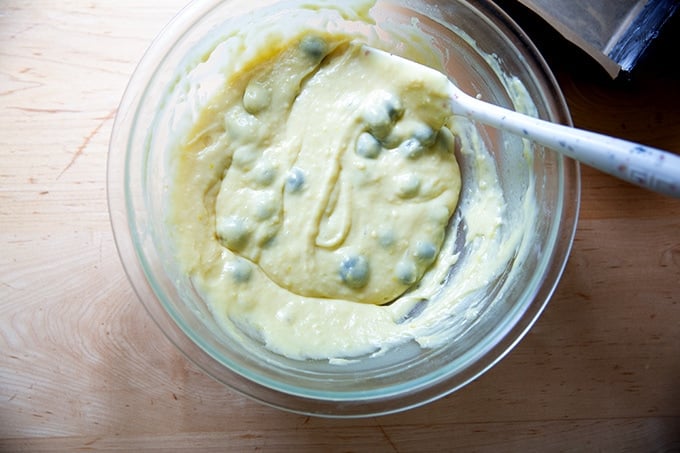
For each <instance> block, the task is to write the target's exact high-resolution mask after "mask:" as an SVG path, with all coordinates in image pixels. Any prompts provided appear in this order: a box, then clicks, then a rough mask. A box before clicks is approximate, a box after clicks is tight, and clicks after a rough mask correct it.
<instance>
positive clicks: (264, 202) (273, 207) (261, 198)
mask: <svg viewBox="0 0 680 453" xmlns="http://www.w3.org/2000/svg"><path fill="white" fill-rule="evenodd" d="M254 207H255V218H256V219H257V220H260V221H264V220H267V219H269V218H270V217H271V216H273V215H274V214H275V213H276V211H277V208H278V205H277V203H276V199H275V197H274V195H272V194H271V193H269V191H262V193H259V194H258V195H257V197H256V198H255V203H254Z"/></svg>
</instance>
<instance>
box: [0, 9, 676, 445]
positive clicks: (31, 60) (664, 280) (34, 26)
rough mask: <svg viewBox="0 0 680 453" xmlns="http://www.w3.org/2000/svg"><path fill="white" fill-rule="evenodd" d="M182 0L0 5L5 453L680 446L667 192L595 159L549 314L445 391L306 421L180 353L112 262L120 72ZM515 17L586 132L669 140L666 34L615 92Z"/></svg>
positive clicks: (664, 143)
mask: <svg viewBox="0 0 680 453" xmlns="http://www.w3.org/2000/svg"><path fill="white" fill-rule="evenodd" d="M184 3H185V0H172V1H170V0H164V1H160V0H155V1H145V2H137V1H130V0H118V1H115V2H114V1H103V0H93V1H85V0H73V1H62V2H56V1H48V0H45V1H36V0H33V1H15V0H2V1H0V451H12V452H14V451H74V450H97V449H114V450H115V449H118V450H121V451H138V450H142V449H148V450H158V451H170V450H176V451H187V450H190V449H196V450H215V451H284V450H285V451H320V450H321V451H371V452H380V451H387V452H391V451H395V452H410V451H414V452H415V451H448V450H459V451H509V450H510V451H535V450H539V451H597V450H604V451H672V450H675V451H677V450H678V449H680V200H672V199H667V198H663V197H661V196H657V195H655V194H652V193H649V192H645V191H643V190H642V189H638V188H635V187H632V186H629V185H627V184H625V183H622V182H619V181H617V180H614V179H613V178H611V177H608V176H605V175H603V174H600V173H598V172H597V171H594V170H590V169H587V168H584V169H583V172H582V173H583V196H582V210H581V215H580V223H579V228H578V231H577V234H576V240H575V245H574V249H573V252H572V254H571V258H570V261H569V264H568V266H567V269H566V272H565V274H564V277H563V280H562V282H561V284H560V286H559V288H558V290H557V292H556V294H555V296H554V297H553V299H552V301H551V303H550V304H549V306H548V308H547V310H546V311H545V313H544V314H543V316H542V317H541V318H540V319H539V321H538V322H537V324H536V325H535V327H534V328H533V330H532V331H531V332H530V334H529V335H528V336H527V337H526V338H525V339H524V340H523V341H522V342H521V343H520V345H519V346H518V347H517V348H516V349H515V350H514V351H513V352H512V353H511V354H510V355H509V356H508V357H507V358H505V359H504V360H503V361H501V363H500V364H498V365H497V366H496V367H494V368H493V369H492V370H491V371H490V372H488V373H487V374H485V375H484V376H482V377H481V378H479V379H478V380H477V381H476V382H474V383H472V384H471V385H469V386H467V387H466V388H464V389H463V390H461V391H459V392H457V393H455V394H453V395H451V396H449V397H446V398H444V399H441V400H439V401H437V402H435V403H432V404H429V405H427V406H425V407H422V408H419V409H415V410H411V411H408V412H404V413H401V414H397V415H391V416H386V417H377V418H369V419H363V420H344V421H337V420H328V419H318V418H309V417H304V416H299V415H292V414H288V413H284V412H281V411H278V410H275V409H270V408H268V407H265V406H262V405H260V404H258V403H255V402H252V401H250V400H248V399H245V398H243V397H241V396H239V395H237V394H235V393H233V392H232V391H230V390H228V389H227V388H225V387H224V386H222V385H221V384H218V383H216V382H215V381H213V380H212V379H210V378H209V377H207V376H205V375H204V374H203V373H202V372H200V371H199V370H198V369H197V367H195V366H194V365H192V364H191V363H189V362H188V361H187V360H186V359H185V358H184V357H183V356H182V355H180V354H179V353H178V352H177V351H176V350H175V349H174V348H173V346H172V345H171V344H170V342H169V341H168V340H167V339H166V338H165V337H164V336H163V334H162V333H161V332H160V331H159V330H158V328H157V327H156V325H155V324H154V323H153V322H152V321H151V319H150V318H149V316H148V315H147V313H146V312H145V311H144V309H143V307H142V305H141V304H140V303H139V302H138V301H137V299H136V298H135V295H134V293H133V291H132V289H131V286H130V284H129V283H128V281H127V280H126V277H125V275H124V273H123V268H122V266H121V264H120V262H119V259H118V256H117V253H116V250H115V246H114V243H113V239H112V234H111V230H110V226H109V220H108V215H107V206H106V190H105V187H106V171H105V170H106V154H107V145H108V139H109V135H110V132H111V127H112V124H113V118H114V116H115V113H116V108H117V104H118V102H119V100H120V97H121V95H122V92H123V90H124V88H125V85H126V82H127V80H128V78H129V76H130V74H131V73H132V71H133V70H134V67H135V64H136V62H137V61H138V60H139V59H140V58H141V56H142V54H143V52H144V49H145V48H146V47H147V46H148V44H149V43H150V40H151V39H152V38H153V36H154V35H155V34H156V33H157V32H158V31H159V30H160V29H161V27H162V26H163V25H164V24H165V23H166V22H167V21H168V20H169V19H170V18H171V16H172V15H174V14H175V13H176V12H177V11H178V10H179V9H180V8H181V7H182V6H183V4H184ZM521 20H522V21H524V22H523V23H526V24H528V25H530V26H536V31H535V33H536V35H535V37H536V40H537V41H539V47H541V49H542V50H544V51H545V52H546V54H547V55H548V59H549V62H550V64H551V65H552V67H553V68H554V70H555V72H556V74H557V76H558V80H559V82H560V85H561V86H562V88H563V90H564V92H565V95H566V97H567V99H568V103H569V106H570V108H571V111H572V115H573V118H574V121H575V123H576V125H577V126H580V127H583V128H588V129H593V130H597V131H600V132H605V133H609V134H612V135H619V136H622V137H624V138H628V139H632V140H636V141H641V142H644V143H647V144H649V145H652V146H656V147H660V148H665V149H669V150H671V151H674V152H676V153H680V107H679V106H680V71H678V69H677V68H675V67H671V66H667V65H666V64H665V60H666V58H665V55H667V53H668V52H676V55H677V49H676V48H675V47H676V46H677V42H680V40H678V39H677V38H678V36H679V34H678V33H677V32H672V33H674V34H671V37H670V38H668V37H667V38H665V39H662V40H661V41H659V45H658V46H657V50H656V52H652V56H651V57H650V58H649V59H648V60H647V61H645V62H644V64H643V67H642V68H641V69H640V71H639V73H638V74H637V75H636V79H635V80H633V81H632V82H629V83H621V82H616V83H614V82H611V81H610V80H609V79H608V78H607V76H606V75H604V74H602V72H601V70H600V69H599V68H598V67H597V66H596V65H594V64H591V63H590V62H589V61H588V59H587V58H586V57H584V56H583V55H581V54H580V53H579V52H577V51H575V50H574V49H573V48H571V47H570V46H569V45H567V44H565V43H563V42H560V40H559V39H558V38H557V35H555V34H551V33H550V30H546V29H542V28H541V27H540V26H539V25H537V23H536V21H534V19H533V18H532V17H531V16H529V15H527V16H526V17H523V18H521ZM676 25H677V21H676ZM675 28H676V29H677V28H678V27H675ZM662 38H664V36H663V35H662Z"/></svg>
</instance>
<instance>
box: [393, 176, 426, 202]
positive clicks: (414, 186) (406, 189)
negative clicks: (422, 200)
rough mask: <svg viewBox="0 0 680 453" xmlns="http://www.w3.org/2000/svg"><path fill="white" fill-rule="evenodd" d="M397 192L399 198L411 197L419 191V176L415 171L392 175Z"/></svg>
mask: <svg viewBox="0 0 680 453" xmlns="http://www.w3.org/2000/svg"><path fill="white" fill-rule="evenodd" d="M394 181H395V183H396V185H397V194H398V195H399V196H400V197H401V198H413V197H415V196H416V195H418V192H419V191H420V177H419V176H418V175H416V174H415V173H405V174H402V175H397V176H395V177H394Z"/></svg>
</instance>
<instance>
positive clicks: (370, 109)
mask: <svg viewBox="0 0 680 453" xmlns="http://www.w3.org/2000/svg"><path fill="white" fill-rule="evenodd" d="M403 112H404V111H403V108H402V107H401V102H400V101H399V98H397V97H396V96H394V95H393V94H391V93H389V92H387V91H382V90H380V91H376V92H374V93H372V94H371V95H370V97H369V98H368V99H367V107H366V108H365V109H364V111H363V113H362V117H363V119H364V121H365V122H366V124H367V125H368V128H369V130H370V131H371V133H372V134H373V135H374V136H375V137H376V138H377V139H378V140H384V139H385V138H387V136H388V135H389V133H390V131H391V130H392V127H393V126H394V123H395V122H396V121H397V120H398V119H399V118H400V117H401V115H402V114H403Z"/></svg>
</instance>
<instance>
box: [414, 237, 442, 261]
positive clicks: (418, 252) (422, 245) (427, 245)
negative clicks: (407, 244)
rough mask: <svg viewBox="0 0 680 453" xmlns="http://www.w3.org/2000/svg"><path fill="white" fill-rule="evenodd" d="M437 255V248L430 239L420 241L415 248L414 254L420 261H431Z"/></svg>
mask: <svg viewBox="0 0 680 453" xmlns="http://www.w3.org/2000/svg"><path fill="white" fill-rule="evenodd" d="M436 255H437V248H436V247H435V246H434V244H433V243H432V242H430V241H418V242H416V245H415V247H414V249H413V256H415V257H416V259H418V260H419V261H422V262H425V263H430V262H432V261H433V260H434V257H435V256H436Z"/></svg>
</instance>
